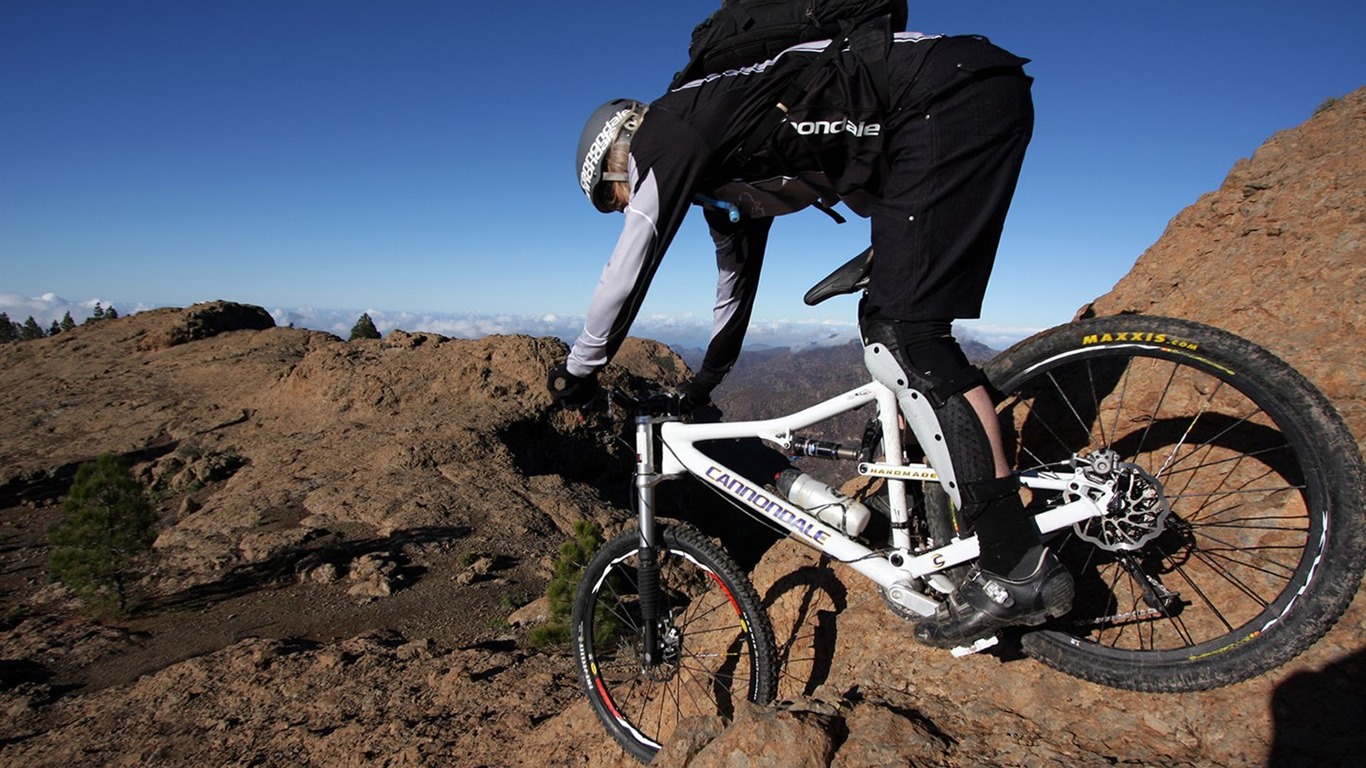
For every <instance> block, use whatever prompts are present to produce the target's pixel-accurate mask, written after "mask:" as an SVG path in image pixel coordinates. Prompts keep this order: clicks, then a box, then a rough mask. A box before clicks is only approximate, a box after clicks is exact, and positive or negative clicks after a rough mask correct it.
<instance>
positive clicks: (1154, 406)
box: [1001, 348, 1325, 660]
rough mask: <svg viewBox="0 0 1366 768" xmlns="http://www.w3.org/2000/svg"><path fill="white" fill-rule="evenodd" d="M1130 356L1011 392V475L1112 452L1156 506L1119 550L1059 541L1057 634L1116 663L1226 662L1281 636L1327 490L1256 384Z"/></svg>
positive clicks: (1088, 529)
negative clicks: (1062, 594) (1069, 602)
mask: <svg viewBox="0 0 1366 768" xmlns="http://www.w3.org/2000/svg"><path fill="white" fill-rule="evenodd" d="M1135 353H1136V350H1135V348H1119V349H1116V348H1109V349H1103V350H1099V351H1093V352H1089V353H1086V354H1075V353H1074V354H1071V355H1066V356H1059V357H1057V358H1054V359H1053V360H1051V361H1049V362H1047V363H1044V364H1041V365H1039V366H1035V367H1034V368H1032V369H1030V370H1029V371H1027V372H1025V373H1024V374H1023V375H1022V376H1020V377H1018V378H1017V380H1016V382H1014V383H1007V384H1006V390H1005V391H1007V392H1011V393H1012V394H1011V395H1010V396H1009V397H1008V398H1007V399H1006V401H1005V402H1004V403H1003V404H1002V408H1001V412H1002V420H1003V423H1004V424H1005V425H1006V428H1007V429H1008V430H1013V436H1014V438H1015V439H1016V456H1015V457H1014V458H1015V460H1016V462H1017V466H1019V467H1021V468H1022V469H1025V470H1028V469H1031V468H1046V467H1049V466H1058V465H1060V464H1064V463H1066V462H1068V460H1069V459H1070V458H1071V456H1072V454H1073V453H1074V452H1075V453H1080V454H1082V455H1083V456H1086V455H1094V454H1097V453H1098V452H1103V451H1111V452H1113V453H1112V454H1111V456H1112V457H1114V458H1117V459H1118V460H1119V461H1120V462H1123V463H1126V464H1127V466H1130V467H1132V468H1134V470H1135V473H1134V476H1135V477H1146V478H1150V479H1151V480H1152V482H1154V483H1156V484H1157V487H1158V489H1159V491H1160V492H1161V493H1162V494H1163V497H1164V498H1163V500H1162V504H1163V505H1164V506H1163V509H1162V510H1160V512H1161V514H1160V515H1159V514H1158V513H1157V510H1154V511H1153V514H1152V515H1151V517H1152V525H1153V528H1152V529H1151V530H1148V531H1144V530H1141V526H1140V527H1139V528H1134V527H1130V528H1128V529H1126V530H1127V531H1128V533H1127V534H1126V535H1127V537H1128V538H1127V543H1126V541H1125V537H1122V536H1116V535H1115V534H1113V533H1111V534H1110V535H1111V537H1112V538H1110V539H1106V538H1105V536H1106V535H1107V534H1106V531H1105V530H1104V529H1103V527H1102V526H1098V525H1097V524H1095V523H1091V524H1089V525H1088V526H1078V527H1077V528H1076V529H1072V530H1067V531H1065V532H1061V533H1060V534H1059V535H1057V536H1055V537H1054V538H1053V540H1052V541H1051V544H1052V546H1054V548H1055V549H1056V551H1057V552H1058V554H1059V556H1060V557H1061V558H1062V559H1063V560H1064V562H1066V563H1067V565H1068V566H1069V567H1070V568H1071V569H1072V572H1073V574H1074V576H1075V577H1076V578H1077V599H1076V603H1075V605H1074V609H1073V611H1072V613H1071V614H1069V615H1068V616H1067V617H1066V618H1065V619H1063V620H1061V621H1060V622H1058V623H1057V624H1055V625H1053V627H1052V628H1053V629H1054V630H1056V631H1058V632H1061V633H1065V634H1066V635H1067V636H1068V638H1069V640H1082V641H1085V642H1087V643H1090V644H1093V645H1092V646H1091V647H1092V649H1093V650H1094V651H1097V652H1100V653H1103V654H1107V655H1114V656H1128V655H1132V654H1135V653H1142V654H1144V657H1145V658H1147V659H1149V660H1152V659H1160V658H1162V657H1164V656H1170V657H1171V658H1174V659H1182V660H1186V659H1190V658H1194V657H1199V656H1203V655H1208V654H1215V653H1219V652H1221V651H1225V650H1231V649H1232V648H1234V647H1236V646H1237V645H1238V644H1239V643H1241V642H1242V641H1243V640H1245V639H1247V638H1250V637H1253V636H1256V635H1257V634H1258V633H1259V632H1261V631H1263V630H1264V629H1265V628H1267V627H1269V626H1271V625H1272V624H1274V623H1275V622H1276V621H1277V620H1278V619H1279V618H1280V617H1281V616H1283V615H1284V614H1285V612H1286V611H1287V610H1288V609H1289V608H1290V606H1291V605H1292V604H1293V602H1294V599H1295V596H1296V594H1297V593H1298V591H1299V590H1300V588H1301V587H1302V586H1303V585H1304V584H1306V583H1307V582H1308V581H1309V580H1310V579H1311V578H1312V574H1313V569H1314V567H1315V566H1316V563H1317V558H1318V556H1319V555H1320V554H1321V553H1322V548H1323V539H1324V534H1325V531H1324V529H1323V525H1322V517H1321V515H1316V514H1313V513H1312V510H1314V509H1317V508H1319V507H1316V506H1315V505H1316V504H1319V503H1320V502H1319V501H1318V500H1319V499H1321V498H1322V488H1321V483H1320V481H1319V478H1318V476H1317V474H1316V472H1315V471H1314V469H1313V467H1312V466H1309V465H1307V462H1309V461H1312V458H1311V457H1310V456H1309V455H1308V452H1307V451H1306V450H1304V449H1305V446H1306V444H1305V442H1304V440H1305V436H1304V435H1302V434H1300V433H1299V432H1298V431H1297V430H1296V429H1295V427H1294V425H1293V424H1292V423H1290V422H1289V420H1288V419H1286V418H1284V417H1283V416H1284V414H1280V413H1278V412H1277V409H1276V407H1275V406H1274V405H1273V404H1271V401H1270V399H1269V398H1266V397H1265V396H1264V395H1263V394H1262V393H1261V392H1260V390H1259V388H1258V387H1257V386H1256V385H1255V384H1254V383H1252V382H1250V381H1248V380H1246V379H1245V378H1244V377H1239V376H1238V375H1237V374H1235V373H1234V372H1233V371H1230V370H1227V369H1225V368H1223V367H1221V366H1219V365H1216V364H1214V363H1213V362H1211V361H1208V360H1205V359H1203V358H1197V357H1193V356H1186V355H1182V354H1178V353H1161V352H1149V351H1140V352H1139V353H1138V354H1139V356H1135ZM1059 500H1060V499H1059V498H1058V497H1048V496H1044V495H1039V496H1037V497H1036V498H1034V499H1032V500H1031V502H1030V503H1031V507H1036V508H1037V507H1042V506H1046V505H1048V504H1052V503H1057V501H1059ZM1159 518H1160V519H1159ZM1140 523H1141V518H1140ZM1140 534H1141V535H1140ZM1145 537H1146V538H1145ZM1107 541H1109V542H1111V544H1110V545H1109V546H1106V542H1107ZM1135 542H1141V545H1140V546H1134V544H1135Z"/></svg>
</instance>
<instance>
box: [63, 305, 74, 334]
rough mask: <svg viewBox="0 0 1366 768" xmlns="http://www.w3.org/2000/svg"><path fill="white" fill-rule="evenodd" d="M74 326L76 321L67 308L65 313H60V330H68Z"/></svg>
mask: <svg viewBox="0 0 1366 768" xmlns="http://www.w3.org/2000/svg"><path fill="white" fill-rule="evenodd" d="M75 327H76V321H75V320H73V319H72V318H71V311H70V310H67V313H66V314H65V315H62V330H64V331H69V330H71V329H72V328H75Z"/></svg>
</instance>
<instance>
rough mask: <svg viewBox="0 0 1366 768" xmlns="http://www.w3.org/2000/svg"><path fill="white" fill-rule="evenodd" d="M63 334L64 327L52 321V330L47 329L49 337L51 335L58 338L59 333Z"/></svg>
mask: <svg viewBox="0 0 1366 768" xmlns="http://www.w3.org/2000/svg"><path fill="white" fill-rule="evenodd" d="M61 332H62V326H60V325H58V324H57V321H56V320H53V321H52V326H51V327H50V328H48V329H47V335H49V336H56V335H57V334H59V333H61Z"/></svg>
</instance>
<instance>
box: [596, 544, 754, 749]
mask: <svg viewBox="0 0 1366 768" xmlns="http://www.w3.org/2000/svg"><path fill="white" fill-rule="evenodd" d="M658 559H659V567H660V586H661V591H662V592H663V594H662V595H661V597H662V612H663V613H664V614H665V615H666V617H667V618H666V619H665V621H664V626H663V627H662V632H661V634H662V636H663V637H664V638H665V643H666V649H665V653H664V661H663V663H661V664H659V665H656V666H654V667H653V668H648V669H647V668H644V667H643V666H642V664H641V659H642V656H643V654H642V653H641V643H642V640H641V634H642V633H641V620H640V610H639V601H638V588H637V579H636V573H637V562H638V550H632V551H629V552H627V553H625V554H624V555H622V556H621V557H619V558H616V559H614V560H612V561H611V563H610V564H609V566H608V567H607V568H606V569H605V570H604V571H603V574H602V577H601V579H600V580H599V582H598V583H597V584H596V585H595V586H594V590H593V594H594V598H593V605H594V610H593V616H592V619H591V621H586V622H585V624H586V625H587V631H586V632H585V637H584V638H583V639H582V640H581V645H582V651H583V653H584V655H585V657H586V662H587V663H586V665H585V667H586V669H587V670H588V675H589V678H590V680H589V685H590V686H591V687H592V688H593V690H594V692H595V693H596V698H597V699H598V700H599V701H600V702H601V704H602V708H603V712H604V715H605V716H606V717H607V718H609V719H610V720H611V721H613V722H614V723H615V724H616V725H617V726H618V727H619V729H620V731H621V732H622V733H624V734H626V735H628V737H629V738H630V739H631V740H633V741H634V742H636V743H637V744H638V745H639V747H640V748H641V749H642V750H643V751H646V752H650V753H652V752H654V751H655V750H658V749H659V747H660V745H661V744H662V743H664V742H665V741H667V740H668V739H669V738H670V737H671V735H672V734H673V732H674V730H675V728H676V727H677V725H678V724H679V722H681V721H683V720H684V719H686V718H689V717H698V716H708V715H719V716H722V717H725V718H730V717H732V716H733V715H734V712H735V707H736V706H738V704H739V702H740V701H743V700H745V699H749V698H752V697H753V696H754V689H755V686H756V680H755V675H754V665H755V658H754V649H753V643H752V639H751V638H750V635H749V629H748V627H747V626H746V624H745V621H744V618H743V616H742V614H741V612H740V608H739V605H738V604H737V602H736V600H735V598H734V596H732V595H731V593H730V590H728V589H727V588H726V586H725V584H724V583H723V582H722V580H721V579H720V578H719V577H718V576H717V575H716V573H715V571H713V570H712V569H711V568H709V567H707V566H706V565H704V564H702V563H701V562H699V561H698V560H696V559H695V558H693V557H692V556H690V555H689V554H688V553H686V552H682V551H678V550H673V549H665V550H662V551H661V552H660V554H659V555H658Z"/></svg>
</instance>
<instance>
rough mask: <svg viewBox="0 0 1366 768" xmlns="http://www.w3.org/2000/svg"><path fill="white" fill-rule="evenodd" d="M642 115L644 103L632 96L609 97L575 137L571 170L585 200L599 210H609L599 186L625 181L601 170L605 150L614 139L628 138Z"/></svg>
mask: <svg viewBox="0 0 1366 768" xmlns="http://www.w3.org/2000/svg"><path fill="white" fill-rule="evenodd" d="M644 116H645V105H644V104H642V103H641V102H639V101H636V100H634V99H613V100H611V101H609V102H607V103H606V104H603V105H602V106H601V107H598V108H597V109H596V110H594V111H593V114H592V116H591V117H589V118H588V124H587V125H585V126H584V127H583V134H582V135H580V136H579V152H578V154H577V155H576V156H575V160H576V164H575V170H576V171H578V174H579V188H580V189H582V190H583V193H584V194H585V195H587V196H588V201H589V202H591V203H592V204H593V207H594V208H597V209H598V210H599V211H602V212H603V213H612V212H613V210H615V209H613V208H612V206H611V204H610V203H609V202H608V200H607V199H606V196H605V195H603V194H602V189H599V187H600V186H601V185H602V182H604V181H626V174H624V173H603V172H602V163H603V160H605V159H606V158H607V152H608V150H610V149H611V148H612V145H613V144H615V143H617V142H618V141H630V140H631V136H632V135H634V134H635V132H636V129H637V128H639V127H640V119H641V118H642V117H644Z"/></svg>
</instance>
